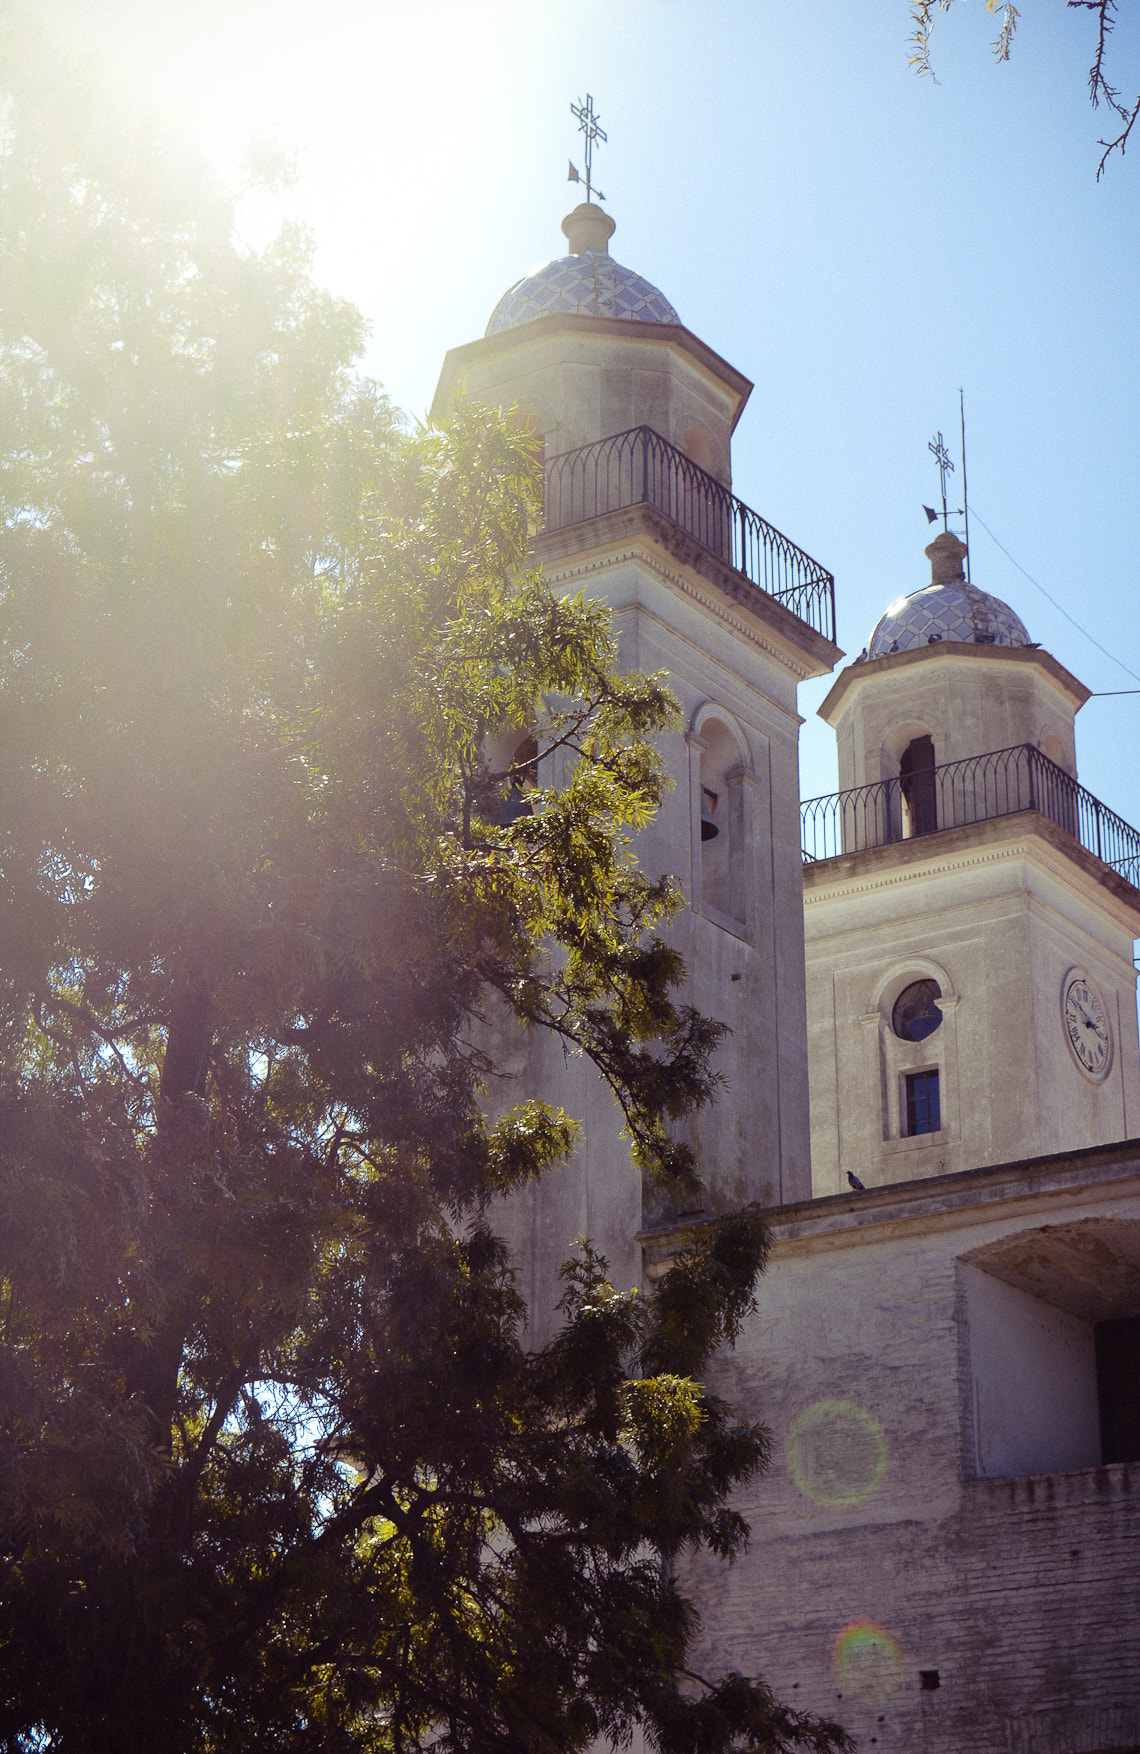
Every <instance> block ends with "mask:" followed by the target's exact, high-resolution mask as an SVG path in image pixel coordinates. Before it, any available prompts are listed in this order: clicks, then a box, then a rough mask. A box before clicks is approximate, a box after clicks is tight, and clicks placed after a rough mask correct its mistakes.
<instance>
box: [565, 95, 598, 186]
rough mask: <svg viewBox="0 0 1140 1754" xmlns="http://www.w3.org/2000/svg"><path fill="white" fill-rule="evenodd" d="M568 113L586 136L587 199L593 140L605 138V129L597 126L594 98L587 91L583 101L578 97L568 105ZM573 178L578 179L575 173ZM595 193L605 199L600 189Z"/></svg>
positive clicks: (592, 163)
mask: <svg viewBox="0 0 1140 1754" xmlns="http://www.w3.org/2000/svg"><path fill="white" fill-rule="evenodd" d="M570 114H571V115H572V116H577V118H578V126H579V128H580V129H581V130H582V133H583V134H584V135H585V136H586V199H587V201H588V200H589V199H590V189H591V186H592V182H591V179H592V174H593V165H594V141H595V140H605V139H606V131H605V129H604V128H602V127H600V126H599V118H598V112H597V111H596V110H595V108H594V100H593V98H592V97H591V96H590V94H589V92H587V93H586V101H585V103H583V102H582V101H581V99H580V98H579V100H578V102H577V103H576V104H571V105H570ZM571 169H572V170H573V166H571ZM573 180H574V181H575V182H577V181H578V177H577V174H576V173H575V176H574V178H573ZM595 193H596V194H597V197H598V199H599V201H604V200H605V196H604V195H603V194H602V191H601V190H600V189H598V190H596V191H595Z"/></svg>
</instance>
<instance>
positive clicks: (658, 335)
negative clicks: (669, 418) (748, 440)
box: [431, 311, 753, 431]
mask: <svg viewBox="0 0 1140 1754" xmlns="http://www.w3.org/2000/svg"><path fill="white" fill-rule="evenodd" d="M560 335H575V336H578V335H583V336H587V337H590V338H601V337H604V336H610V337H612V338H613V339H614V340H615V341H632V342H634V343H636V344H638V345H642V346H650V345H652V346H653V347H667V348H674V349H676V350H677V351H678V352H681V353H687V354H688V355H689V357H690V358H691V359H693V360H694V361H695V362H696V364H697V365H698V366H700V367H701V368H702V369H703V370H704V371H705V372H707V373H708V374H709V376H710V377H713V378H715V379H716V380H717V382H718V383H719V384H721V385H723V386H724V388H725V389H727V390H728V392H729V399H730V403H731V407H732V424H731V429H730V430H732V431H735V430H736V424H737V421H738V420H739V419H740V416H741V415H742V414H743V412H744V405H745V403H746V402H747V401H748V398H749V396H750V395H751V394H752V387H753V386H752V380H751V379H750V378H746V377H745V376H744V373H743V372H739V371H737V369H736V367H735V366H734V365H729V363H728V361H727V359H722V358H721V356H720V354H719V353H716V352H714V351H713V349H712V348H711V347H709V346H708V345H707V344H706V343H705V342H704V341H702V340H701V339H700V338H699V336H697V335H694V334H693V332H692V330H691V329H686V328H684V326H683V325H682V324H680V323H639V322H636V321H633V320H630V319H627V318H624V317H591V316H584V315H581V314H579V313H578V312H577V311H554V312H551V313H550V314H549V315H548V316H545V317H534V318H532V320H531V321H530V322H529V323H519V324H518V325H517V326H516V327H515V328H513V329H501V330H500V331H499V333H498V334H497V335H483V336H481V337H480V339H479V340H478V341H467V342H465V343H464V344H463V346H462V347H451V348H449V349H448V351H447V353H446V355H445V356H444V361H443V369H442V371H441V372H440V374H439V383H438V385H437V386H436V392H435V395H434V397H433V398H432V405H431V417H432V419H433V420H439V419H441V418H442V416H443V415H444V413H445V412H446V410H447V408H448V407H449V405H450V403H451V402H452V400H453V399H454V397H455V393H456V391H457V390H458V389H459V387H460V385H462V384H463V383H464V382H465V381H466V379H467V378H468V377H470V376H471V374H472V371H473V369H474V368H475V367H477V366H480V365H483V364H485V363H487V362H489V361H491V360H495V359H501V358H505V357H506V356H508V355H509V354H511V353H517V352H519V351H520V350H523V349H526V348H528V347H531V346H533V345H534V344H535V343H541V344H543V345H545V344H546V343H548V342H549V341H551V340H552V339H554V338H556V337H557V336H560Z"/></svg>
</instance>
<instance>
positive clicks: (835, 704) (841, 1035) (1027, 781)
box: [803, 531, 1140, 1195]
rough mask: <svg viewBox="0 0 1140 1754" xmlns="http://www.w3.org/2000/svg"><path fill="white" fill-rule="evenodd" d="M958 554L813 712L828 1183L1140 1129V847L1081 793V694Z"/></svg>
mask: <svg viewBox="0 0 1140 1754" xmlns="http://www.w3.org/2000/svg"><path fill="white" fill-rule="evenodd" d="M965 552H966V550H965V545H964V544H963V543H962V542H960V541H959V540H958V538H957V537H956V536H955V535H954V534H953V533H952V532H949V531H944V532H943V533H942V534H941V535H940V536H938V537H937V538H936V539H935V540H934V541H933V542H932V543H931V544H930V546H929V547H928V548H927V550H926V553H927V555H928V557H929V559H930V561H931V566H932V582H931V583H930V585H928V586H927V587H926V588H925V589H924V590H920V591H918V592H916V593H915V594H914V595H912V596H910V597H907V598H905V599H902V600H900V601H899V602H897V603H894V604H892V605H891V607H890V608H889V609H888V610H887V612H886V614H885V615H884V616H883V617H882V619H881V620H880V621H879V623H878V625H877V626H876V628H875V630H874V632H873V633H872V635H871V639H870V642H869V644H868V646H867V650H866V651H865V652H864V653H863V654H861V656H860V657H859V658H858V659H857V660H856V662H855V663H854V664H851V665H849V666H848V667H847V668H846V669H844V670H843V671H842V672H841V673H840V675H839V677H838V678H837V680H836V682H835V684H834V686H833V687H832V689H831V692H830V693H829V694H828V696H827V698H826V700H825V701H824V703H823V705H822V707H821V708H820V713H821V716H822V717H823V718H824V719H825V720H826V721H827V723H828V724H829V725H832V726H833V727H834V729H835V732H836V735H837V738H838V744H839V783H840V791H839V793H838V794H837V795H836V796H834V797H831V798H823V799H813V800H811V801H810V802H809V803H807V804H805V805H804V809H803V819H804V849H805V869H804V902H805V921H806V938H807V945H806V949H807V980H808V1017H809V1032H810V1042H811V1047H810V1052H811V1073H812V1120H811V1130H812V1160H813V1179H814V1192H815V1193H816V1194H817V1195H819V1194H829V1193H835V1192H844V1191H846V1188H847V1176H848V1173H850V1174H853V1175H855V1176H856V1177H858V1179H859V1180H860V1181H861V1182H863V1183H864V1184H865V1185H867V1186H868V1187H871V1186H876V1185H878V1184H881V1183H884V1182H901V1181H907V1180H911V1179H913V1178H915V1177H922V1176H933V1175H940V1174H948V1173H951V1172H953V1171H955V1170H966V1169H975V1168H978V1167H980V1166H982V1165H985V1164H996V1163H1008V1162H1011V1161H1014V1160H1017V1159H1021V1158H1026V1157H1033V1156H1038V1155H1043V1154H1047V1153H1052V1152H1059V1151H1070V1150H1078V1149H1080V1148H1082V1147H1085V1146H1095V1145H1102V1144H1107V1143H1111V1142H1113V1141H1116V1140H1120V1139H1126V1138H1128V1137H1130V1136H1131V1135H1134V1134H1136V1133H1137V1132H1140V1054H1138V1047H1137V1030H1136V999H1135V985H1136V974H1135V969H1134V967H1133V961H1132V946H1133V939H1134V938H1135V936H1136V935H1137V933H1138V932H1140V891H1138V888H1137V885H1138V884H1140V837H1138V836H1137V834H1136V832H1135V830H1133V829H1132V828H1130V827H1129V826H1128V824H1126V823H1124V822H1122V821H1121V820H1120V818H1119V817H1117V816H1115V815H1114V814H1113V812H1111V811H1110V810H1107V809H1106V808H1105V807H1104V806H1103V805H1102V804H1100V803H1099V802H1098V800H1097V799H1095V798H1093V797H1092V796H1091V795H1090V794H1089V793H1088V792H1086V791H1085V790H1084V788H1083V787H1082V786H1080V785H1079V784H1078V783H1077V769H1076V757H1075V747H1074V729H1073V721H1074V716H1075V714H1076V712H1077V711H1078V710H1079V708H1080V707H1081V706H1082V705H1083V704H1084V702H1085V701H1086V700H1087V699H1088V692H1089V691H1088V690H1087V689H1086V688H1085V687H1084V685H1083V684H1082V683H1080V682H1078V681H1077V679H1076V677H1074V676H1072V675H1070V673H1069V672H1068V671H1067V670H1066V669H1065V668H1064V667H1063V666H1062V665H1061V664H1059V663H1058V662H1057V660H1056V659H1055V658H1053V657H1051V656H1050V655H1049V653H1048V652H1045V651H1042V650H1041V649H1040V647H1039V646H1037V645H1035V644H1033V643H1032V642H1031V640H1030V638H1029V635H1028V633H1027V632H1026V630H1025V628H1024V626H1023V625H1022V623H1021V622H1020V620H1019V619H1018V617H1017V616H1016V615H1015V614H1014V613H1013V611H1012V610H1011V609H1009V608H1008V606H1007V605H1006V604H1004V603H1002V602H1000V601H999V600H998V599H997V598H996V597H992V596H990V595H988V594H987V593H986V592H985V591H981V590H978V589H976V588H975V587H973V586H972V585H970V584H968V583H967V582H966V580H965V578H964V576H963V569H962V561H963V557H964V556H965Z"/></svg>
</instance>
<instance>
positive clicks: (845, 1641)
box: [831, 1620, 903, 1705]
mask: <svg viewBox="0 0 1140 1754" xmlns="http://www.w3.org/2000/svg"><path fill="white" fill-rule="evenodd" d="M831 1666H832V1668H833V1669H834V1671H835V1679H836V1680H837V1681H838V1682H840V1683H841V1685H842V1687H843V1690H844V1692H845V1693H852V1694H854V1696H855V1698H856V1699H861V1700H863V1702H864V1703H865V1704H867V1705H882V1704H883V1702H884V1701H885V1700H887V1699H889V1698H890V1697H891V1695H892V1693H897V1692H898V1690H899V1688H900V1687H901V1686H902V1683H903V1654H902V1651H901V1649H900V1648H899V1643H898V1640H897V1639H896V1638H892V1636H891V1634H890V1633H889V1632H888V1631H887V1630H886V1629H885V1627H882V1626H876V1625H875V1622H874V1621H873V1620H852V1621H851V1622H850V1624H849V1625H847V1626H845V1627H844V1628H843V1629H842V1631H841V1632H840V1633H838V1634H837V1636H836V1640H835V1643H834V1645H833V1646H832V1650H831Z"/></svg>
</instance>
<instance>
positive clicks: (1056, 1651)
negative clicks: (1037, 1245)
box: [651, 1145, 1140, 1754]
mask: <svg viewBox="0 0 1140 1754" xmlns="http://www.w3.org/2000/svg"><path fill="white" fill-rule="evenodd" d="M917 1186H921V1188H922V1189H925V1190H927V1192H928V1197H927V1198H926V1199H925V1200H921V1199H919V1198H918V1197H917ZM890 1192H891V1191H890V1190H886V1189H884V1190H882V1191H881V1192H880V1193H878V1194H876V1195H873V1196H865V1197H852V1198H851V1199H850V1200H846V1201H845V1200H819V1201H815V1202H812V1203H810V1204H807V1203H805V1205H803V1206H801V1207H799V1208H796V1209H794V1210H793V1211H789V1210H788V1209H785V1210H784V1212H782V1213H776V1214H774V1215H773V1229H774V1239H775V1246H774V1251H773V1258H772V1263H771V1266H770V1268H769V1270H768V1273H767V1274H766V1275H765V1277H764V1279H763V1280H762V1282H761V1288H760V1298H759V1307H758V1309H757V1311H756V1314H755V1316H754V1317H753V1319H752V1320H751V1322H750V1323H749V1325H748V1328H747V1331H746V1332H745V1333H744V1334H743V1335H742V1336H741V1339H740V1341H739V1342H738V1344H737V1347H736V1350H735V1351H734V1352H733V1353H731V1354H728V1355H727V1356H726V1357H725V1358H724V1360H723V1362H722V1364H721V1366H720V1367H719V1369H718V1374H717V1379H716V1387H717V1389H718V1390H719V1391H721V1392H723V1393H725V1394H726V1395H727V1396H728V1397H729V1398H730V1399H731V1400H732V1401H733V1402H734V1404H735V1405H737V1406H738V1407H740V1408H741V1409H742V1410H745V1411H747V1413H748V1415H749V1416H750V1417H759V1418H761V1419H763V1420H765V1421H766V1423H767V1424H768V1426H769V1428H770V1430H771V1433H772V1440H773V1448H772V1462H771V1466H770V1468H769V1471H768V1473H767V1475H766V1476H764V1477H763V1478H762V1479H760V1480H759V1481H756V1482H754V1483H753V1484H752V1486H751V1487H750V1488H749V1490H748V1492H747V1493H746V1494H745V1495H743V1496H742V1499H741V1509H742V1510H743V1511H744V1513H745V1515H746V1516H747V1517H748V1519H749V1521H750V1523H751V1525H752V1532H753V1535H752V1547H751V1550H750V1552H749V1553H748V1554H747V1555H746V1556H745V1557H744V1558H743V1559H742V1560H740V1561H738V1563H737V1564H736V1565H735V1566H734V1567H733V1568H732V1569H731V1570H730V1571H728V1572H727V1573H725V1572H723V1570H721V1569H720V1568H719V1567H717V1566H715V1565H713V1564H711V1563H708V1564H705V1563H698V1564H696V1565H695V1566H694V1567H693V1572H692V1576H691V1581H692V1583H693V1584H694V1585H695V1592H696V1596H697V1599H698V1601H699V1603H700V1607H701V1616H702V1633H703V1641H704V1651H703V1662H705V1663H707V1665H708V1667H709V1669H710V1670H714V1671H715V1670H719V1669H722V1668H724V1667H725V1666H733V1667H738V1668H740V1669H741V1670H743V1671H744V1672H745V1673H749V1674H762V1675H764V1676H765V1678H766V1679H767V1680H768V1681H769V1682H770V1684H771V1685H772V1686H773V1688H774V1690H775V1692H776V1694H777V1696H778V1697H781V1698H784V1699H787V1700H788V1701H790V1702H793V1703H795V1704H802V1706H803V1707H804V1708H805V1709H810V1710H813V1711H817V1712H820V1713H823V1714H825V1715H829V1716H832V1717H834V1718H836V1719H837V1720H838V1721H840V1722H841V1723H843V1724H844V1725H845V1726H846V1727H847V1728H848V1729H849V1730H850V1731H851V1733H852V1734H853V1735H854V1736H855V1737H856V1739H857V1745H858V1746H859V1747H860V1748H861V1749H864V1748H870V1747H875V1748H882V1749H891V1750H898V1751H899V1754H967V1751H968V1754H1014V1751H1017V1754H1086V1751H1087V1754H1094V1751H1103V1750H1113V1751H1115V1750H1132V1749H1135V1748H1136V1747H1137V1746H1140V1542H1138V1538H1137V1537H1138V1518H1137V1510H1138V1508H1140V1465H1137V1464H1132V1465H1129V1464H1125V1463H1120V1464H1116V1465H1112V1466H1107V1467H1103V1466H1090V1467H1084V1468H1078V1469H1069V1470H1063V1471H1052V1472H1045V1473H1037V1474H1030V1475H1026V1476H1022V1477H1015V1478H979V1477H977V1465H978V1461H977V1458H978V1453H979V1451H978V1442H977V1438H978V1434H977V1432H976V1431H975V1428H974V1419H973V1408H974V1400H975V1397H974V1393H973V1382H972V1375H973V1365H972V1362H971V1333H970V1320H971V1305H970V1297H969V1282H968V1277H967V1279H966V1280H965V1281H964V1278H963V1271H962V1266H961V1258H962V1256H963V1255H964V1254H967V1253H970V1254H972V1256H973V1258H974V1259H975V1260H977V1259H978V1258H984V1256H985V1250H986V1247H987V1246H994V1257H995V1258H996V1259H998V1260H999V1261H1005V1262H1008V1260H1009V1259H1010V1258H1011V1255H1012V1254H1014V1253H1015V1252H1016V1251H1015V1250H1014V1248H1013V1239H1015V1238H1016V1237H1018V1236H1022V1237H1027V1236H1031V1235H1032V1234H1033V1233H1035V1232H1038V1231H1042V1230H1047V1229H1048V1228H1050V1227H1051V1226H1053V1225H1055V1224H1057V1223H1058V1222H1060V1223H1061V1224H1062V1227H1063V1230H1064V1234H1065V1235H1066V1236H1069V1237H1071V1236H1072V1235H1073V1234H1075V1233H1079V1228H1080V1225H1081V1223H1082V1221H1084V1220H1091V1219H1094V1218H1100V1219H1103V1218H1104V1217H1105V1215H1106V1214H1107V1215H1108V1216H1110V1217H1111V1218H1112V1220H1113V1223H1114V1225H1115V1226H1116V1227H1117V1231H1116V1233H1118V1234H1120V1235H1126V1236H1131V1234H1132V1233H1131V1231H1130V1230H1128V1229H1127V1228H1126V1227H1127V1226H1128V1225H1129V1223H1130V1222H1131V1223H1134V1222H1135V1221H1136V1220H1137V1218H1138V1217H1140V1152H1138V1151H1137V1149H1136V1147H1135V1145H1133V1146H1129V1147H1118V1148H1116V1149H1115V1150H1114V1151H1113V1150H1110V1151H1108V1152H1104V1153H1101V1154H1100V1155H1099V1157H1096V1158H1095V1160H1093V1161H1090V1160H1089V1156H1088V1155H1086V1161H1085V1162H1084V1163H1083V1164H1082V1165H1080V1166H1079V1167H1077V1168H1074V1167H1073V1166H1072V1165H1067V1164H1066V1160H1063V1159H1055V1160H1051V1162H1045V1161H1043V1162H1040V1163H1038V1164H1037V1165H1033V1166H1026V1165H1023V1166H1017V1167H1016V1168H1015V1169H1014V1170H1011V1171H1009V1172H1006V1173H1005V1175H1004V1183H1003V1175H1002V1172H998V1171H985V1172H980V1173H978V1174H975V1175H970V1174H967V1175H959V1176H947V1177H943V1178H940V1180H939V1181H937V1182H936V1183H924V1184H919V1185H912V1186H911V1187H910V1188H909V1189H906V1190H899V1193H898V1198H897V1199H895V1200H892V1199H891V1198H890ZM995 1245H996V1246H995ZM656 1265H660V1261H657V1262H656ZM653 1270H655V1266H654V1263H653V1262H652V1261H651V1272H652V1271H653ZM971 1271H977V1269H971ZM1044 1289H1045V1290H1046V1292H1047V1294H1048V1295H1050V1296H1052V1295H1053V1294H1054V1292H1055V1293H1056V1295H1057V1296H1058V1297H1061V1298H1062V1299H1063V1298H1064V1296H1065V1288H1064V1286H1063V1285H1060V1284H1059V1285H1056V1286H1054V1285H1050V1284H1049V1283H1046V1284H1045V1286H1044ZM1015 1295H1018V1296H1022V1295H1024V1294H1023V1293H1020V1292H1018V1293H1015ZM1044 1307H1045V1309H1046V1310H1051V1309H1052V1308H1053V1305H1052V1304H1048V1305H1045V1306H1044ZM1066 1319H1067V1320H1075V1318H1071V1317H1066ZM1038 1363H1039V1360H1037V1359H1036V1357H1035V1355H1034V1354H1033V1353H1032V1352H1031V1353H1029V1354H1027V1355H1026V1357H1025V1358H1023V1359H1022V1360H1021V1361H1020V1362H1019V1361H1018V1360H1017V1359H1014V1358H1011V1361H1010V1368H1011V1371H1014V1370H1018V1369H1021V1370H1024V1371H1026V1372H1030V1373H1032V1372H1033V1371H1034V1370H1036V1369H1037V1368H1038ZM1047 1363H1048V1361H1047V1358H1046V1360H1045V1367H1046V1369H1047ZM1032 1386H1033V1385H1032V1383H1027V1384H1023V1385H1022V1387H1023V1389H1024V1392H1025V1394H1026V1395H1028V1396H1030V1399H1031V1395H1032ZM1048 1392H1049V1384H1048V1382H1044V1383H1042V1385H1041V1393H1042V1395H1047V1394H1048ZM1025 1404H1026V1405H1029V1404H1030V1402H1028V1401H1027V1402H1026V1403H1025ZM1052 1404H1055V1405H1057V1406H1058V1407H1060V1409H1061V1411H1060V1412H1059V1413H1058V1415H1057V1417H1058V1418H1063V1417H1064V1408H1065V1403H1064V1401H1063V1400H1062V1401H1060V1402H1056V1403H1052ZM875 1428H877V1429H878V1430H879V1431H880V1432H881V1445H882V1448H881V1454H880V1460H881V1464H882V1465H881V1468H880V1467H879V1466H878V1464H877V1463H876V1448H875V1445H876V1441H877V1440H876V1438H875V1436H874V1431H875ZM1063 1440H1064V1434H1063V1433H1059V1432H1051V1431H1049V1430H1048V1429H1046V1430H1044V1432H1043V1433H1042V1434H1041V1435H1040V1438H1039V1441H1041V1442H1043V1443H1046V1444H1050V1443H1055V1444H1058V1445H1061V1444H1063ZM821 1500H822V1502H821ZM698 1666H701V1665H698ZM923 1671H926V1672H927V1676H928V1677H930V1676H931V1674H932V1672H934V1671H937V1677H938V1685H937V1687H936V1688H932V1687H929V1686H928V1687H925V1688H924V1686H923V1683H922V1679H921V1677H922V1672H923Z"/></svg>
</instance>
